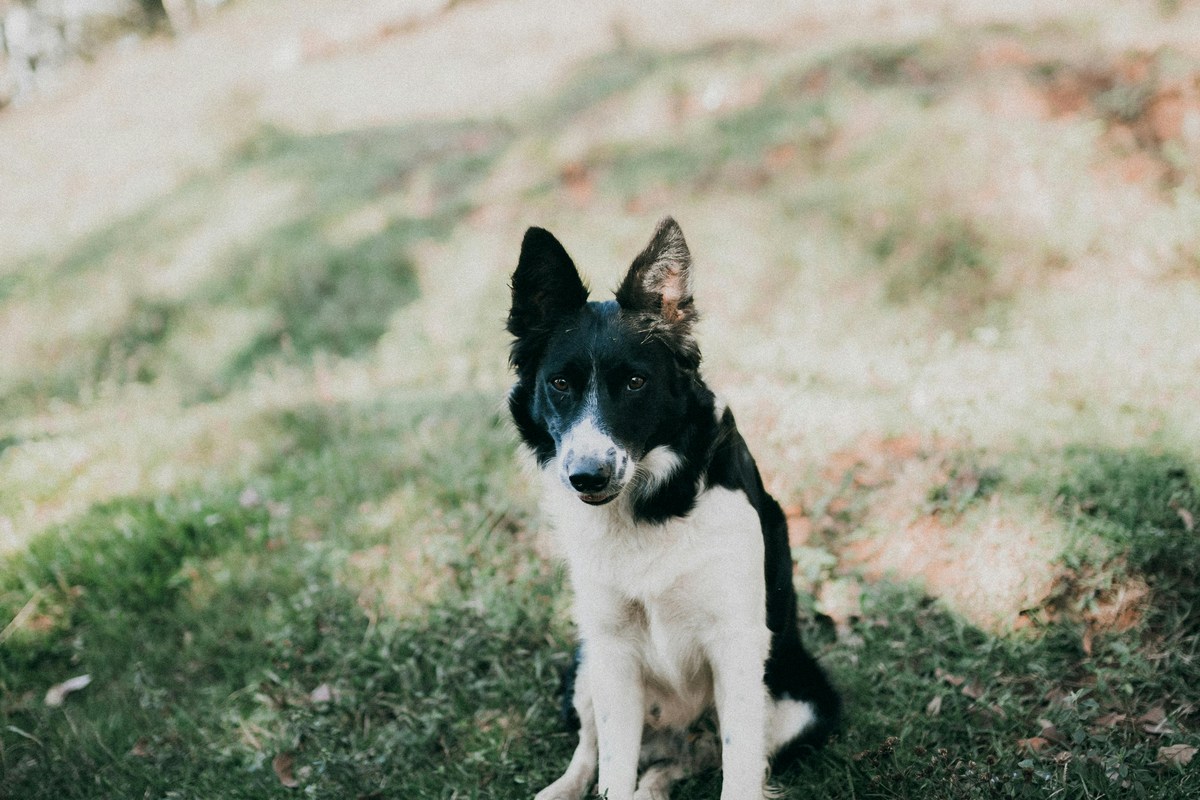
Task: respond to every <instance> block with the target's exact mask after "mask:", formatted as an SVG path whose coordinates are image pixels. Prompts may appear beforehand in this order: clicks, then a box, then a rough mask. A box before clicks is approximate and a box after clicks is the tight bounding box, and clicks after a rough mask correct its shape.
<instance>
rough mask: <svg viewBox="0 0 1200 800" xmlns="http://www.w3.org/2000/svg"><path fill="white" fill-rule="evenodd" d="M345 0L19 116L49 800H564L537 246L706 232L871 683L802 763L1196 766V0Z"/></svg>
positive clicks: (264, 10)
mask: <svg viewBox="0 0 1200 800" xmlns="http://www.w3.org/2000/svg"><path fill="white" fill-rule="evenodd" d="M355 7H356V11H355V12H354V13H353V14H348V13H344V11H343V4H339V3H334V2H332V0H325V1H322V0H314V1H313V2H307V3H304V4H295V3H285V2H283V0H241V2H237V3H231V4H228V5H227V6H226V7H223V8H221V9H219V10H217V11H215V12H213V13H211V14H209V15H208V16H206V17H205V18H204V19H203V21H202V23H201V24H200V25H199V26H198V27H197V28H195V29H194V30H192V31H190V32H188V33H186V34H183V35H179V36H176V37H173V38H168V37H165V36H159V37H152V38H149V39H147V40H145V41H142V42H140V43H137V44H135V45H127V46H123V47H115V48H111V49H108V50H106V51H104V52H103V53H102V54H101V55H100V57H99V58H98V59H97V60H96V61H95V62H94V63H91V64H86V65H80V66H77V67H76V68H73V69H72V70H70V71H69V72H68V73H64V77H63V78H62V80H60V81H57V82H56V83H55V85H54V86H53V87H50V88H48V89H47V90H46V91H44V92H43V93H41V94H39V95H38V96H37V97H35V98H33V99H32V100H30V101H29V102H26V103H24V104H22V105H20V106H10V107H8V108H5V109H3V110H0V184H2V186H3V189H2V191H0V219H2V220H3V221H4V224H3V225H0V343H2V345H0V553H3V554H4V558H5V559H6V560H5V562H4V564H3V566H2V567H0V631H2V632H0V728H3V729H4V730H3V731H0V772H3V773H4V775H5V776H6V777H7V779H8V781H9V782H10V783H9V785H11V786H13V787H17V788H16V790H15V791H16V792H17V794H16V795H15V796H21V797H49V796H52V795H54V796H58V797H76V796H78V797H87V796H96V795H98V794H99V795H112V796H133V794H135V793H136V794H141V793H142V792H143V791H144V790H145V791H149V792H150V793H151V794H157V795H167V794H169V793H171V792H175V793H177V795H178V796H185V797H191V796H197V797H199V796H214V793H217V794H221V795H222V796H242V795H243V794H244V795H245V796H247V797H263V796H275V795H280V796H282V795H285V794H289V793H293V792H294V791H296V790H297V789H298V788H299V787H300V786H303V787H305V790H306V791H308V792H309V793H311V794H313V795H315V796H329V797H345V796H361V797H372V796H393V795H395V796H406V797H419V796H440V797H451V796H460V797H461V796H471V797H476V796H479V797H518V796H528V795H531V794H532V791H530V789H531V788H533V789H536V788H538V787H537V786H535V784H537V785H540V784H541V783H544V782H547V781H548V780H549V779H551V778H552V777H554V773H555V770H556V769H559V768H561V766H562V765H564V764H565V761H566V758H567V757H568V755H569V752H570V750H569V748H570V744H571V739H570V737H569V736H567V735H566V734H561V733H558V732H557V727H556V721H555V702H556V700H555V694H554V693H555V689H556V686H557V680H558V678H557V672H558V669H559V668H560V667H561V666H562V665H563V664H565V663H566V660H567V652H568V650H569V648H570V639H571V629H570V625H569V621H568V618H567V614H566V599H565V597H564V591H565V589H564V587H563V585H562V583H563V582H562V579H561V575H560V574H559V573H558V571H557V570H556V568H555V567H554V566H553V564H554V562H553V559H552V557H551V554H550V553H548V552H547V551H546V547H545V546H544V543H543V542H542V541H541V539H540V537H539V535H538V523H537V514H536V498H535V496H534V494H533V491H532V487H531V486H530V485H529V482H528V480H527V476H526V475H525V474H524V473H523V471H522V466H521V463H520V461H519V459H518V457H517V455H516V452H515V437H514V436H513V434H512V432H511V430H510V428H509V426H508V423H507V421H506V420H505V418H504V415H503V406H502V399H503V397H504V393H505V391H506V389H507V386H508V384H509V380H510V377H509V374H508V369H507V364H506V357H507V340H506V336H505V334H504V333H503V330H502V327H503V320H504V317H505V313H506V310H507V303H508V290H507V280H508V276H509V273H510V271H511V269H512V268H513V266H514V265H515V262H516V255H517V248H518V246H519V242H520V239H521V234H522V232H523V231H524V229H525V228H526V227H527V226H529V225H540V226H543V227H546V228H549V229H550V230H552V231H553V232H555V234H556V235H558V237H559V238H560V239H561V240H562V241H563V243H564V244H565V245H566V247H567V249H568V250H569V251H570V252H571V254H572V256H573V257H574V258H575V260H576V262H577V263H578V264H579V265H580V266H581V268H582V269H583V270H584V271H585V272H587V273H589V274H590V276H591V279H592V280H591V285H592V286H593V288H594V290H595V291H594V292H593V295H594V296H595V295H599V294H601V293H602V292H606V291H608V290H609V289H610V288H611V287H613V286H614V285H615V283H616V281H617V278H618V276H619V275H620V274H621V272H622V271H623V269H624V268H625V267H626V266H627V265H628V263H629V260H630V259H631V257H632V256H633V255H634V254H635V253H636V252H637V251H638V250H639V249H640V247H641V246H642V245H643V244H644V242H645V240H646V239H647V238H648V237H649V235H650V232H651V231H652V230H653V227H654V224H655V222H656V220H657V219H658V218H659V217H661V216H662V215H664V214H667V213H670V214H672V215H674V216H675V217H676V218H677V219H678V220H679V221H680V222H681V224H682V226H683V229H684V231H685V232H686V234H687V237H688V241H689V244H690V246H691V250H692V252H693V254H694V255H695V257H696V259H697V267H696V273H697V275H696V280H697V288H696V292H697V302H698V304H699V307H700V310H701V313H702V316H703V320H702V323H701V327H700V339H701V342H702V344H703V347H704V354H705V374H706V377H707V380H708V382H709V383H710V384H712V385H713V386H714V387H716V388H717V389H718V390H719V391H720V392H721V393H722V394H723V395H724V397H725V398H726V399H727V400H728V401H729V403H730V405H731V406H732V407H733V409H734V410H735V411H736V412H737V415H738V420H739V426H740V427H741V428H742V429H743V432H744V433H745V435H746V438H747V440H748V441H749V443H750V445H751V447H752V448H753V450H754V452H755V455H756V457H757V459H758V461H759V463H760V466H761V468H762V470H763V472H764V476H765V478H766V480H767V483H768V487H769V488H770V490H771V491H772V492H773V493H774V494H775V495H776V496H777V497H779V498H780V500H781V501H782V502H783V504H784V506H785V507H786V509H787V511H788V514H789V518H790V521H791V529H792V536H793V544H794V550H795V553H796V555H797V559H798V564H799V566H798V571H797V582H798V585H799V586H801V588H802V589H804V590H805V592H806V596H807V597H810V598H811V599H810V600H807V601H806V608H805V609H804V611H805V616H806V618H807V619H808V620H809V623H807V624H808V629H809V630H808V635H809V637H810V639H811V640H812V641H813V642H814V643H815V645H816V649H817V650H818V651H819V652H820V653H821V656H822V659H823V660H824V661H825V663H827V664H828V665H829V667H830V669H831V671H832V672H833V674H834V676H835V678H836V679H837V680H838V681H839V683H840V684H841V685H843V686H844V687H846V689H847V691H848V693H849V694H850V696H851V712H850V718H849V720H848V724H847V729H846V731H845V732H844V733H843V735H842V736H841V737H839V738H838V739H837V740H835V742H834V743H833V744H832V745H831V746H830V747H829V748H828V749H827V750H826V751H824V752H823V753H822V754H819V755H817V756H814V758H813V759H811V760H810V761H808V762H806V763H805V764H804V765H802V767H801V768H799V770H798V771H795V772H794V773H792V774H789V775H786V776H782V777H781V778H780V783H781V784H782V785H783V786H785V787H801V786H804V787H807V788H808V791H809V794H811V795H812V796H817V797H826V796H828V797H842V796H847V795H846V791H847V788H846V787H847V784H849V786H850V787H851V788H852V790H853V792H854V794H855V795H856V796H859V797H890V796H899V797H904V796H917V795H918V794H920V795H922V796H925V795H927V796H930V797H991V796H1011V797H1016V796H1030V797H1035V796H1039V797H1040V796H1047V795H1048V794H1049V793H1051V792H1054V791H1060V792H1061V793H1062V795H1063V796H1065V797H1091V796H1097V794H1098V793H1103V792H1112V793H1118V790H1121V791H1125V790H1128V791H1137V792H1140V793H1141V794H1140V795H1139V796H1146V797H1163V798H1168V797H1172V798H1173V797H1180V796H1183V793H1185V792H1186V791H1187V790H1189V789H1190V790H1192V791H1194V790H1195V788H1196V780H1197V779H1196V778H1195V768H1194V766H1192V767H1189V766H1186V763H1185V762H1186V760H1187V759H1186V758H1183V756H1182V755H1181V754H1186V753H1188V752H1189V749H1191V752H1194V748H1195V747H1196V746H1198V745H1200V734H1198V733H1197V716H1196V704H1195V695H1194V690H1193V689H1192V688H1191V687H1194V686H1195V685H1196V684H1197V681H1200V668H1198V667H1197V663H1196V661H1195V658H1194V651H1195V648H1196V646H1197V643H1198V642H1200V626H1198V622H1200V620H1198V619H1197V616H1196V611H1195V609H1196V608H1197V607H1200V606H1197V605H1196V600H1197V596H1196V589H1195V587H1196V580H1197V577H1198V576H1200V540H1198V538H1197V533H1196V517H1197V516H1198V515H1200V488H1198V487H1200V483H1198V481H1200V455H1198V454H1200V417H1198V416H1197V414H1196V411H1195V409H1196V408H1197V407H1198V405H1200V337H1197V336H1196V331H1197V320H1198V319H1200V255H1198V254H1200V5H1197V4H1195V3H1190V2H1172V3H1157V4H1146V3H1103V4H1098V3H1084V2H1077V3H1076V2H1068V3H1059V4H1054V5H1053V8H1051V7H1049V5H1048V4H1045V3H1035V2H1025V3H1010V4H1005V8H1004V10H999V9H998V8H997V7H995V6H994V5H993V4H984V3H976V2H965V1H964V2H957V3H932V2H919V1H918V0H911V1H910V2H894V1H893V2H882V1H881V2H873V3H856V4H853V10H849V9H847V7H846V4H843V3H836V2H818V3H806V4H802V5H797V6H795V7H791V6H788V5H787V4H765V3H763V4H740V5H736V6H732V5H730V4H721V3H715V2H700V3H688V4H680V3H670V2H651V3H611V4H586V5H578V4H564V3H553V2H542V0H528V2H510V1H508V0H473V1H472V2H451V3H446V2H412V3H405V4H399V5H398V4H395V3H383V2H364V3H358V4H356V6H355ZM789 9H790V10H789ZM84 674H86V675H88V676H90V678H91V683H90V684H89V685H88V686H87V687H86V688H81V689H79V690H78V691H77V692H76V693H74V694H71V695H70V696H69V697H67V698H66V701H65V703H64V705H63V706H62V708H56V707H50V706H47V705H46V703H45V702H44V695H45V692H46V690H47V689H49V688H50V687H51V686H52V685H54V684H57V683H59V682H61V681H64V680H66V679H68V678H71V677H74V676H77V675H84ZM1189 757H1190V756H1189ZM560 762H562V763H561V764H560ZM64 765H65V766H64ZM0 783H3V782H2V781H0ZM291 784H296V786H295V787H293V786H292V785H291ZM712 786H713V784H712V782H711V780H709V779H705V780H700V781H693V782H692V783H691V784H689V785H688V786H685V787H682V788H681V790H680V793H679V796H684V797H688V796H709V795H710V794H714V792H713V788H712ZM689 792H690V793H689ZM996 792H1001V794H1000V795H997V794H995V793H996ZM714 796H715V794H714Z"/></svg>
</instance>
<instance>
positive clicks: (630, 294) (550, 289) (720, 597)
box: [508, 218, 841, 800]
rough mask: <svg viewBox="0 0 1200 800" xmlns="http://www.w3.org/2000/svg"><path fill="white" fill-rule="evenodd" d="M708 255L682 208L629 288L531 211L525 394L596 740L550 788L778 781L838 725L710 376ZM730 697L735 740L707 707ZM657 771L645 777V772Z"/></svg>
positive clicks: (740, 791) (756, 484) (584, 722)
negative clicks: (607, 296) (596, 279)
mask: <svg viewBox="0 0 1200 800" xmlns="http://www.w3.org/2000/svg"><path fill="white" fill-rule="evenodd" d="M695 320H696V311H695V307H694V305H693V301H692V279H691V256H690V254H689V252H688V248H687V244H686V243H685V242H684V239H683V232H682V231H681V230H680V228H679V226H678V225H677V224H676V223H675V221H674V220H673V219H670V218H668V219H665V220H663V221H662V222H661V223H660V224H659V226H658V230H657V231H656V232H655V234H654V237H653V239H652V240H651V241H650V244H649V245H648V246H647V247H646V249H645V250H644V251H643V252H642V253H641V255H639V256H638V257H637V258H636V259H634V261H633V265H632V266H631V267H630V268H629V272H628V274H627V275H626V276H625V279H624V280H623V282H622V283H621V286H620V288H619V289H618V290H617V293H616V300H615V301H608V302H588V289H587V287H586V286H585V285H584V283H583V280H582V279H581V278H580V276H579V273H578V272H577V271H576V268H575V265H574V263H573V262H572V261H571V258H570V256H568V255H567V252H566V250H564V249H563V246H562V245H561V244H559V242H558V240H557V239H555V238H554V236H552V235H551V234H550V233H548V232H547V231H545V230H542V229H540V228H530V229H529V230H528V231H527V232H526V234H525V239H524V241H523V242H522V244H521V256H520V260H519V262H518V264H517V269H516V272H515V273H514V274H513V279H512V310H511V312H510V314H509V318H508V330H509V331H510V332H511V333H512V334H513V336H514V337H516V338H515V341H514V342H513V345H512V354H511V356H512V364H513V366H514V368H515V370H516V373H517V383H516V385H515V386H514V387H513V389H512V393H511V394H510V396H509V406H510V409H511V411H512V415H513V419H514V420H515V422H516V425H517V429H518V430H519V432H520V434H521V437H522V438H523V439H524V441H525V443H526V444H527V445H528V446H529V447H530V448H531V449H532V450H533V453H534V455H535V457H536V458H537V462H538V465H539V467H540V472H541V476H542V481H543V483H544V487H543V488H544V507H545V511H546V512H547V514H548V516H549V518H550V521H551V522H552V524H553V526H554V528H555V532H556V535H557V536H558V539H559V545H560V549H561V551H562V552H563V554H564V555H565V557H566V561H567V565H568V569H569V573H570V578H571V583H572V586H573V588H574V592H575V603H574V616H575V621H576V623H577V624H578V626H579V634H580V638H581V646H580V656H579V666H578V672H577V674H576V679H575V684H574V699H573V702H574V707H575V710H576V712H577V714H578V716H579V723H580V729H579V746H578V748H577V749H576V750H575V755H574V757H572V759H571V763H570V765H569V766H568V767H567V770H566V773H565V774H563V776H562V777H561V778H559V779H558V780H557V781H555V782H554V783H553V784H552V785H551V786H549V787H548V788H546V789H545V790H543V791H542V792H541V793H540V794H538V796H537V797H538V800H557V799H559V798H562V799H564V800H565V799H568V798H569V799H570V800H576V799H577V798H580V797H582V796H583V795H584V794H585V793H586V792H587V790H588V788H589V787H590V786H591V785H592V782H593V780H595V778H596V771H597V767H598V768H599V785H598V787H597V788H598V791H599V793H600V794H602V795H605V793H607V794H606V796H607V797H608V800H628V798H665V797H666V796H667V794H668V792H669V790H670V786H671V784H672V783H674V782H675V781H677V780H679V779H681V778H683V777H686V776H687V775H690V774H692V773H694V772H696V771H698V770H701V769H704V768H707V767H710V766H716V765H717V764H718V763H719V764H720V766H721V767H722V770H723V790H722V792H721V797H722V799H723V800H751V798H752V799H753V800H761V798H762V797H763V795H764V791H765V781H766V773H767V767H768V763H772V762H773V763H775V764H778V763H779V762H780V761H781V760H783V759H785V758H788V757H790V756H792V755H794V754H795V752H796V751H797V750H798V749H800V748H801V747H802V746H804V745H808V744H813V743H816V742H818V741H819V740H821V739H823V738H824V737H825V736H826V735H827V734H828V733H829V732H830V730H832V728H833V727H834V726H835V725H836V724H837V721H838V716H839V712H840V707H841V703H840V700H839V698H838V696H837V694H836V692H835V691H834V689H833V688H832V687H831V686H830V684H829V681H828V680H827V678H826V677H825V675H824V673H823V672H822V671H821V668H820V667H819V666H818V665H817V663H816V661H815V660H814V659H813V658H812V656H810V655H809V654H808V653H807V652H806V651H805V650H804V647H803V646H802V645H801V643H800V635H799V630H798V627H797V616H796V592H795V588H794V586H793V583H792V559H791V551H790V549H789V546H788V535H787V521H786V519H785V517H784V515H783V512H782V510H781V509H780V507H779V504H778V503H776V502H775V500H774V499H773V498H772V497H771V496H770V495H769V494H767V492H766V490H765V489H764V488H763V483H762V479H761V477H760V476H759V473H758V468H757V466H756V465H755V463H754V459H753V458H752V457H751V455H750V451H749V450H748V449H747V448H746V443H745V441H744V440H743V439H742V437H741V435H740V434H739V433H738V430H737V427H736V426H735V425H734V421H733V414H732V413H730V411H729V410H728V409H727V408H725V407H724V406H723V405H722V404H721V403H720V402H719V401H718V400H717V399H716V398H715V397H714V395H713V393H712V391H710V390H709V388H708V387H707V386H706V385H705V383H704V381H703V379H702V378H701V377H700V350H699V348H698V346H697V344H696V340H695V338H694V337H693V333H692V328H693V323H694V322H695ZM714 706H715V708H716V714H717V720H718V724H719V732H720V733H719V743H718V742H717V741H716V740H715V737H711V736H709V737H705V736H699V735H696V734H695V733H694V731H693V726H694V725H695V724H696V723H697V722H698V721H700V720H701V719H702V718H703V717H704V716H705V714H706V712H708V711H709V710H710V709H711V708H713V707H714ZM639 772H640V780H639Z"/></svg>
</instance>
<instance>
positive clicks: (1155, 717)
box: [1137, 706, 1167, 725]
mask: <svg viewBox="0 0 1200 800" xmlns="http://www.w3.org/2000/svg"><path fill="white" fill-rule="evenodd" d="M1166 719H1167V712H1166V710H1165V709H1164V708H1163V707H1162V706H1155V707H1154V708H1152V709H1150V710H1149V711H1147V712H1146V713H1145V714H1142V715H1141V716H1140V717H1138V719H1137V721H1138V722H1140V723H1141V724H1143V725H1158V724H1159V723H1161V722H1165V721H1166Z"/></svg>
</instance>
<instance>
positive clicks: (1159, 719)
mask: <svg viewBox="0 0 1200 800" xmlns="http://www.w3.org/2000/svg"><path fill="white" fill-rule="evenodd" d="M1137 721H1138V723H1139V724H1140V725H1141V726H1142V730H1143V731H1145V732H1146V733H1149V734H1152V735H1154V736H1164V735H1166V734H1168V733H1174V732H1175V730H1174V728H1172V727H1171V726H1170V725H1168V724H1167V712H1166V711H1164V710H1163V708H1162V706H1155V707H1154V708H1152V709H1150V710H1149V711H1147V712H1146V713H1145V714H1142V715H1141V716H1140V717H1138V720H1137Z"/></svg>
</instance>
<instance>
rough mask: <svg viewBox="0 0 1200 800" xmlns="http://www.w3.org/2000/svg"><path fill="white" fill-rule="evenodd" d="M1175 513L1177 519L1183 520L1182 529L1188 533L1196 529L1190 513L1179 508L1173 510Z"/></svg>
mask: <svg viewBox="0 0 1200 800" xmlns="http://www.w3.org/2000/svg"><path fill="white" fill-rule="evenodd" d="M1175 513H1176V514H1178V515H1179V519H1181V520H1183V527H1185V528H1187V532H1188V533H1191V532H1192V531H1194V530H1195V529H1196V520H1195V518H1194V517H1192V512H1190V511H1188V510H1187V509H1186V508H1183V507H1182V506H1180V507H1179V508H1177V509H1175Z"/></svg>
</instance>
